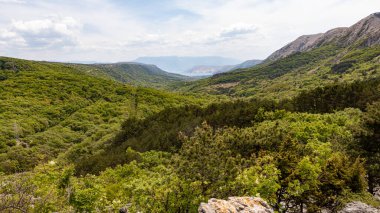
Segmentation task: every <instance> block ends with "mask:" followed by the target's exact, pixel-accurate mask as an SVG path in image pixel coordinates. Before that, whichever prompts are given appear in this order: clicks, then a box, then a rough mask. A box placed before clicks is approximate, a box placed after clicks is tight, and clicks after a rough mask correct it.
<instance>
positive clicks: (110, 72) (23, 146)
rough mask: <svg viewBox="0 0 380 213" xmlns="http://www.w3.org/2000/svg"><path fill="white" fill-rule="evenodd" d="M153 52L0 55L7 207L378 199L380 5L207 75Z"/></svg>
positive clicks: (283, 206) (1, 189)
mask: <svg viewBox="0 0 380 213" xmlns="http://www.w3.org/2000/svg"><path fill="white" fill-rule="evenodd" d="M192 59H194V60H195V58H192ZM198 59H199V58H198ZM144 60H145V61H144ZM149 60H158V59H157V58H154V57H153V58H150V59H149V58H145V59H144V58H140V59H139V60H137V61H138V62H119V63H109V64H78V63H58V62H46V61H32V60H23V59H17V58H11V57H0V183H1V184H0V212H178V213H181V212H198V211H199V212H201V210H198V207H199V206H200V203H205V202H206V203H207V201H208V200H209V199H211V198H218V199H225V200H226V199H229V200H231V198H229V197H232V196H239V197H244V196H247V197H260V199H263V200H265V202H266V203H267V205H268V206H267V207H268V208H270V209H273V210H274V211H275V212H304V211H306V210H307V212H322V211H325V210H326V211H327V210H328V211H330V212H339V211H341V210H342V209H344V208H345V207H346V206H347V205H348V204H350V203H352V202H362V203H364V204H366V205H369V206H370V207H371V209H379V208H380V200H379V199H378V198H377V197H376V196H374V194H376V192H377V191H378V188H379V187H380V134H379V133H380V15H379V13H374V14H371V15H369V16H367V17H365V18H364V19H362V20H360V21H359V22H358V23H356V24H354V25H352V26H351V27H347V28H337V29H333V30H330V31H328V32H326V33H321V34H315V35H309V36H301V37H299V38H298V39H296V40H295V41H293V42H291V43H289V44H288V45H286V46H284V47H283V48H280V49H279V50H277V51H275V52H274V53H272V54H271V55H270V56H269V57H268V58H267V59H265V60H264V61H261V60H250V61H246V62H244V63H241V64H239V63H236V64H238V65H236V64H235V65H234V66H231V67H229V68H228V70H224V71H223V72H221V73H215V74H214V75H212V76H209V77H203V78H201V79H198V78H196V77H189V76H185V75H181V74H174V73H170V72H167V71H164V70H166V69H161V67H160V65H153V64H151V63H148V62H149ZM166 60H169V59H168V58H166V59H165V60H164V62H165V61H166ZM171 60H179V59H178V58H175V59H172V58H171ZM199 60H200V59H199ZM208 60H211V59H210V58H209V59H208ZM215 60H217V59H215ZM142 61H144V63H142ZM164 62H163V63H164ZM231 62H233V61H231ZM145 63H147V64H145ZM165 63H166V62H165ZM198 65H204V66H206V65H207V64H198ZM228 65H233V64H228ZM172 66H174V65H172ZM207 66H208V67H204V68H205V69H206V68H207V69H209V68H210V66H216V65H207ZM221 66H227V64H225V65H221ZM188 67H191V66H190V65H189V66H187V67H186V69H187V68H188ZM198 68H199V67H198ZM214 68H216V67H214ZM219 68H220V67H219ZM183 69H184V70H185V68H183ZM233 199H239V198H233ZM233 199H232V200H233ZM209 203H210V202H209ZM202 205H203V204H202ZM202 205H201V206H202ZM226 205H227V204H226ZM203 206H204V205H203ZM206 207H207V206H206ZM206 207H204V208H206ZM220 212H222V213H224V212H223V211H220ZM206 213H208V212H206Z"/></svg>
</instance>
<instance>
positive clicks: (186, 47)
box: [0, 0, 380, 62]
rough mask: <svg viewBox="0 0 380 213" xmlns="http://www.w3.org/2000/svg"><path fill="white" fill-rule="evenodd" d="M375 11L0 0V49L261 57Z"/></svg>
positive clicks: (42, 54)
mask: <svg viewBox="0 0 380 213" xmlns="http://www.w3.org/2000/svg"><path fill="white" fill-rule="evenodd" d="M379 11H380V0H81V1H79V0H0V14H1V15H0V55H3V56H10V57H18V58H25V59H35V60H52V61H97V62H116V61H130V60H133V59H135V58H137V57H140V56H168V55H179V56H207V55H208V56H210V55H217V56H225V57H232V58H237V59H240V60H246V59H263V58H265V57H267V56H268V55H269V54H270V53H271V52H273V51H274V50H276V49H278V48H280V47H281V46H283V45H285V44H286V43H288V42H290V41H292V40H294V39H295V38H297V37H298V36H300V35H303V34H313V33H319V32H325V31H327V30H329V29H331V28H334V27H339V26H350V25H352V24H354V23H355V22H357V21H358V20H360V19H361V18H364V17H365V16H367V15H369V14H371V13H374V12H379Z"/></svg>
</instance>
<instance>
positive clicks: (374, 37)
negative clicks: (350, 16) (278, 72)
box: [267, 13, 380, 61]
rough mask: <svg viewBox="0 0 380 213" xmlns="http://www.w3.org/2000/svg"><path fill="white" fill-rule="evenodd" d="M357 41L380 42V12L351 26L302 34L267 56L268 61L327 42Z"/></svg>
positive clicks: (370, 44)
mask: <svg viewBox="0 0 380 213" xmlns="http://www.w3.org/2000/svg"><path fill="white" fill-rule="evenodd" d="M355 43H358V44H359V45H361V46H372V45H379V44H380V13H374V14H371V15H370V16H368V17H366V18H364V19H362V20H360V21H359V22H358V23H356V24H354V25H352V26H351V27H341V28H336V29H332V30H330V31H327V32H326V33H319V34H314V35H304V36H301V37H299V38H297V39H296V40H295V41H293V42H291V43H290V44H288V45H286V46H285V47H283V48H281V49H279V50H277V51H276V52H274V53H273V54H272V55H270V56H269V57H268V58H267V61H274V60H277V59H280V58H284V57H286V56H288V55H291V54H293V53H296V52H306V51H308V50H311V49H314V48H317V47H320V46H323V45H326V44H336V45H340V46H350V45H353V44H355Z"/></svg>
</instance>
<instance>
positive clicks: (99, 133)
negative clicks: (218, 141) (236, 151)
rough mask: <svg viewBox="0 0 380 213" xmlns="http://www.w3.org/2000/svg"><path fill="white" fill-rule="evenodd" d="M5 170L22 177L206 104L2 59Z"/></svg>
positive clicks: (57, 67)
mask: <svg viewBox="0 0 380 213" xmlns="http://www.w3.org/2000/svg"><path fill="white" fill-rule="evenodd" d="M0 68H1V69H0V78H1V80H0V100H1V101H0V126H1V128H0V150H1V154H0V159H1V162H0V170H1V171H3V172H18V171H24V170H26V169H29V168H32V167H33V166H35V165H37V164H38V163H39V162H46V160H48V159H51V158H52V157H55V156H57V155H58V154H59V153H61V152H62V151H64V150H66V149H67V148H68V147H70V146H71V145H73V144H78V143H82V142H84V141H90V142H95V141H101V140H102V138H106V137H110V135H112V134H114V132H115V131H116V130H117V129H118V128H119V126H120V123H121V122H122V121H123V120H124V119H126V118H128V117H130V116H131V115H133V116H136V117H143V116H147V115H149V114H152V113H154V112H157V111H159V110H162V109H164V108H165V107H169V106H171V107H173V106H180V105H184V104H188V103H192V104H203V103H204V101H203V100H202V99H198V98H195V97H191V96H186V95H177V94H169V93H167V92H163V91H156V90H153V89H148V88H142V87H131V86H128V85H123V84H121V83H117V82H116V81H112V80H107V79H103V78H97V77H93V76H91V75H87V74H85V73H83V72H82V70H81V69H76V67H72V66H67V65H65V64H59V63H47V62H33V61H25V60H18V59H11V58H1V59H0Z"/></svg>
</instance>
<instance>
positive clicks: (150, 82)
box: [67, 62, 192, 89]
mask: <svg viewBox="0 0 380 213" xmlns="http://www.w3.org/2000/svg"><path fill="white" fill-rule="evenodd" d="M67 66H69V67H73V68H74V69H78V70H82V71H83V72H85V73H87V74H90V75H94V76H98V77H105V78H109V79H112V80H115V81H119V82H122V83H127V84H130V85H135V86H143V87H152V88H160V89H162V88H167V87H168V86H169V85H172V84H174V83H178V82H185V81H190V80H192V78H191V77H187V76H183V75H179V74H173V73H168V72H165V71H163V70H161V69H160V68H158V67H157V66H155V65H149V64H140V63H132V62H130V63H114V64H91V65H84V64H67Z"/></svg>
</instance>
